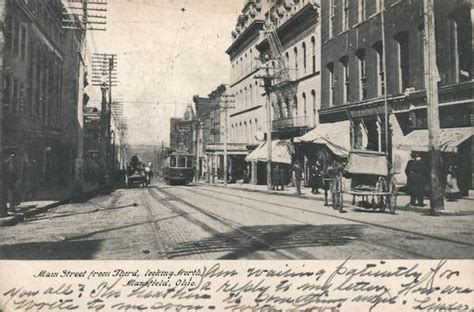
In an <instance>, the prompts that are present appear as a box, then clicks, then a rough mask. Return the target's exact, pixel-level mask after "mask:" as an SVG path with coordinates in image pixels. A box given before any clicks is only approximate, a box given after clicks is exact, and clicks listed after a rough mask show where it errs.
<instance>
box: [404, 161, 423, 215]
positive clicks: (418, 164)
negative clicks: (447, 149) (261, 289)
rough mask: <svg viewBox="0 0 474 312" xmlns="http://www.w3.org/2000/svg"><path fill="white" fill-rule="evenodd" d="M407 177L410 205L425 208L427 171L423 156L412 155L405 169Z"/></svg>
mask: <svg viewBox="0 0 474 312" xmlns="http://www.w3.org/2000/svg"><path fill="white" fill-rule="evenodd" d="M405 174H406V176H407V184H408V192H409V193H410V205H412V206H416V205H417V204H418V206H420V207H424V206H425V204H424V197H425V169H424V164H423V162H422V160H421V156H420V155H419V154H417V153H412V154H411V159H410V160H409V161H408V163H407V166H406V168H405Z"/></svg>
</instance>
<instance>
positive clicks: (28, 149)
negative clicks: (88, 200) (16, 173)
mask: <svg viewBox="0 0 474 312" xmlns="http://www.w3.org/2000/svg"><path fill="white" fill-rule="evenodd" d="M63 9H64V8H63V5H62V3H61V1H60V0H51V1H19V0H10V1H6V8H5V17H4V19H5V22H4V23H5V26H4V30H5V50H4V67H3V68H4V79H5V82H4V85H3V87H4V97H3V104H4V116H3V117H4V121H5V129H4V130H5V134H4V139H5V141H6V142H4V144H6V145H8V146H16V147H17V148H18V150H19V153H20V154H23V153H26V154H27V155H28V157H29V158H30V159H33V160H35V161H36V162H37V163H38V164H39V166H40V167H41V168H40V170H39V171H40V172H41V173H42V178H44V181H45V182H53V181H58V180H59V178H60V177H61V174H60V173H61V169H62V168H61V167H60V166H58V165H57V164H58V163H61V154H62V150H61V146H60V137H61V117H62V110H63V107H62V95H63V90H62V86H63V62H64V51H63V45H62V40H63V34H64V31H63V30H62V28H61V20H62V17H63ZM58 182H59V181H58Z"/></svg>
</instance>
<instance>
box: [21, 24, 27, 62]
mask: <svg viewBox="0 0 474 312" xmlns="http://www.w3.org/2000/svg"><path fill="white" fill-rule="evenodd" d="M20 29H21V31H20V33H21V45H20V56H21V59H23V60H24V59H25V55H26V29H25V27H24V26H21V27H20Z"/></svg>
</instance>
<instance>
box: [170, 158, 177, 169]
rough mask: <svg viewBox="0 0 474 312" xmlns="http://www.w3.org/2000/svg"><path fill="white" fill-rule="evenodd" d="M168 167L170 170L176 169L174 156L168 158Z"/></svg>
mask: <svg viewBox="0 0 474 312" xmlns="http://www.w3.org/2000/svg"><path fill="white" fill-rule="evenodd" d="M170 167H172V168H174V167H176V156H171V157H170Z"/></svg>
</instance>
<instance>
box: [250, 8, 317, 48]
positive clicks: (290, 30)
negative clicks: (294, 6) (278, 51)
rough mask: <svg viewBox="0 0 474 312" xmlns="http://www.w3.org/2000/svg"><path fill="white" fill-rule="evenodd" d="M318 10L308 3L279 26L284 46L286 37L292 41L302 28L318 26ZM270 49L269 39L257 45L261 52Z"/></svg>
mask: <svg viewBox="0 0 474 312" xmlns="http://www.w3.org/2000/svg"><path fill="white" fill-rule="evenodd" d="M318 8H319V6H317V5H314V4H311V3H308V4H306V5H304V6H303V7H302V8H301V9H300V10H299V11H298V12H296V13H295V14H294V15H293V16H291V17H290V18H289V19H288V20H286V21H285V22H284V23H283V24H281V25H280V26H278V28H277V32H278V37H280V39H281V41H282V44H283V45H285V42H286V41H287V40H285V38H286V37H288V38H290V39H292V38H294V36H295V34H298V33H301V32H302V31H301V30H300V29H301V28H303V29H307V28H309V27H311V26H314V25H316V24H317V14H318ZM312 17H314V18H312ZM297 28H298V29H297ZM295 29H297V30H298V31H295ZM268 48H269V47H268V40H267V38H265V39H264V40H262V41H261V42H260V43H259V44H257V49H258V50H260V51H265V50H266V49H268Z"/></svg>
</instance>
